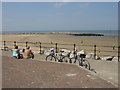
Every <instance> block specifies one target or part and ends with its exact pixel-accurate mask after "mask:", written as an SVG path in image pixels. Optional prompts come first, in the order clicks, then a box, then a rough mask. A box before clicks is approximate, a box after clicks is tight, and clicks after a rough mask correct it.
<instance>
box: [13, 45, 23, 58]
mask: <svg viewBox="0 0 120 90" xmlns="http://www.w3.org/2000/svg"><path fill="white" fill-rule="evenodd" d="M12 51H13V52H12V56H13V57H15V58H17V59H20V58H21V57H22V55H21V54H20V52H19V49H18V46H16V45H15V47H14V49H13V50H12Z"/></svg>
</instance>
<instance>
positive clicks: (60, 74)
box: [2, 56, 116, 88]
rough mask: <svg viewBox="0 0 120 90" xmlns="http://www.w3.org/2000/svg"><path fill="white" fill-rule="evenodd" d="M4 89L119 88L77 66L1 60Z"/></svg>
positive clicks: (7, 58) (11, 58)
mask: <svg viewBox="0 0 120 90" xmlns="http://www.w3.org/2000/svg"><path fill="white" fill-rule="evenodd" d="M2 87H3V88H116V87H115V86H114V85H112V84H111V83H109V82H107V81H106V80H103V79H101V78H100V77H98V76H97V75H94V74H92V73H91V72H88V71H86V70H84V69H82V68H80V67H77V66H76V65H70V64H64V63H52V62H46V61H44V62H43V61H38V60H30V59H20V60H18V59H14V58H13V57H7V56H2Z"/></svg>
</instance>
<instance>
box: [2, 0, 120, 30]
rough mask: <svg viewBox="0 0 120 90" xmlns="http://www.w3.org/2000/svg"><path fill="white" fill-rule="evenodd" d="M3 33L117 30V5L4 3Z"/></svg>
mask: <svg viewBox="0 0 120 90" xmlns="http://www.w3.org/2000/svg"><path fill="white" fill-rule="evenodd" d="M2 26H3V31H20V30H21V31H27V30H29V31H30V30H40V31H43V30H47V31H48V30H50V31H51V30H58V31H59V30H109V29H112V30H117V29H118V3H117V2H3V3H2Z"/></svg>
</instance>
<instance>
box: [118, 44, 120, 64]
mask: <svg viewBox="0 0 120 90" xmlns="http://www.w3.org/2000/svg"><path fill="white" fill-rule="evenodd" d="M119 61H120V46H118V62H119Z"/></svg>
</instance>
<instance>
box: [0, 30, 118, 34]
mask: <svg viewBox="0 0 120 90" xmlns="http://www.w3.org/2000/svg"><path fill="white" fill-rule="evenodd" d="M62 32H63V33H65V32H66V33H89V34H103V35H118V30H26V31H25V30H24V31H23V30H18V31H4V30H3V31H2V32H1V33H2V34H7V33H62Z"/></svg>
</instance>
